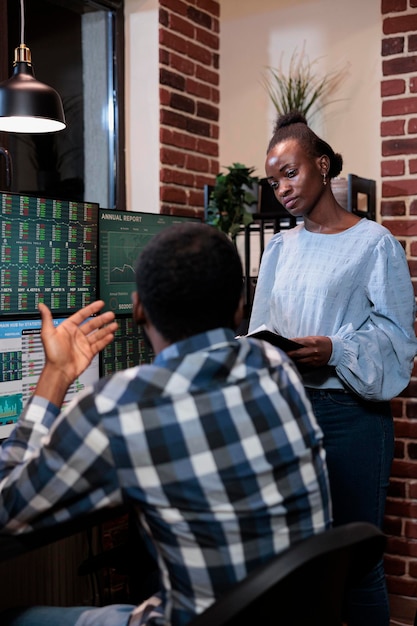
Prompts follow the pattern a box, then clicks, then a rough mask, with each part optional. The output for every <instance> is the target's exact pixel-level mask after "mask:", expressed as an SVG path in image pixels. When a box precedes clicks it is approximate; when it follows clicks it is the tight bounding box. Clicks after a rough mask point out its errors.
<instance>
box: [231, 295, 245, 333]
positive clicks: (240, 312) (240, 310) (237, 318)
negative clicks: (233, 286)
mask: <svg viewBox="0 0 417 626" xmlns="http://www.w3.org/2000/svg"><path fill="white" fill-rule="evenodd" d="M244 304H245V300H244V297H243V296H241V298H240V300H239V304H238V306H237V309H236V311H235V315H234V317H233V322H234V325H235V328H239V326H240V324H241V322H242V320H243V307H244Z"/></svg>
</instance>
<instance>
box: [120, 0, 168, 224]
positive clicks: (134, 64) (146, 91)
mask: <svg viewBox="0 0 417 626" xmlns="http://www.w3.org/2000/svg"><path fill="white" fill-rule="evenodd" d="M158 7H159V2H158V0H125V9H124V11H125V39H126V44H125V45H126V60H125V63H126V70H125V77H126V94H125V96H126V112H125V113H126V208H127V209H128V210H129V211H143V212H148V213H159V210H160V202H159V167H160V160H159V31H158V28H159V22H158Z"/></svg>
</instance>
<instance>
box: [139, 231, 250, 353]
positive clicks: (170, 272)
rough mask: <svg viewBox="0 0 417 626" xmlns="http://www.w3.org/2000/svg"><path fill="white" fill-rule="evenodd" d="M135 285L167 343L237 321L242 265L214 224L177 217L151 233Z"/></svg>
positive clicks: (226, 239)
mask: <svg viewBox="0 0 417 626" xmlns="http://www.w3.org/2000/svg"><path fill="white" fill-rule="evenodd" d="M136 286H137V293H138V296H139V300H140V303H141V305H142V306H143V309H144V312H145V316H146V319H147V320H148V321H150V322H151V324H152V325H153V326H154V327H155V328H156V330H157V331H158V332H159V333H160V334H161V335H162V336H163V337H164V339H165V340H167V341H168V342H170V343H172V342H175V341H179V340H181V339H184V338H186V337H190V336H191V335H196V334H198V333H201V332H204V331H207V330H210V329H212V328H218V327H228V328H232V329H235V328H236V327H237V325H238V323H239V319H238V318H237V317H236V316H237V312H238V309H239V304H240V300H241V296H242V287H243V275H242V264H241V261H240V258H239V255H238V253H237V250H236V247H235V246H234V244H233V243H232V242H231V241H230V239H229V238H228V237H227V236H226V235H224V234H223V233H222V232H220V231H218V230H216V229H215V228H214V227H213V226H209V225H207V224H201V223H199V222H182V223H180V224H175V225H173V226H170V227H168V228H165V229H164V230H162V231H161V232H160V233H158V234H157V235H155V237H153V238H152V239H151V241H150V242H149V243H148V244H147V246H146V247H145V248H144V249H143V251H142V253H141V254H140V255H139V258H138V260H137V262H136ZM137 321H138V322H139V323H143V320H141V319H139V320H137Z"/></svg>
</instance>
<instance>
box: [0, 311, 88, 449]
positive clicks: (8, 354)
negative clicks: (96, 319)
mask: <svg viewBox="0 0 417 626" xmlns="http://www.w3.org/2000/svg"><path fill="white" fill-rule="evenodd" d="M64 319H65V318H64V317H60V318H54V325H55V326H57V325H58V324H60V323H61V322H62V321H63V320H64ZM40 331H41V320H40V318H39V317H38V318H37V319H34V318H16V319H9V320H4V319H0V440H2V439H5V438H6V437H8V436H9V434H10V432H11V430H12V429H13V427H14V425H15V423H16V422H17V420H18V418H19V416H20V414H21V412H22V410H23V408H24V406H25V405H26V403H27V401H28V400H29V398H30V397H31V395H32V393H33V391H34V389H35V387H36V384H37V382H38V379H39V375H40V373H41V371H42V368H43V364H44V361H45V359H44V351H43V347H42V342H41V337H40ZM99 367H100V362H99V357H98V355H97V356H96V357H95V358H94V359H93V361H92V363H91V364H90V366H89V367H88V368H87V369H86V370H85V372H83V374H81V375H80V376H79V377H78V378H77V380H76V381H75V382H74V383H73V384H72V385H71V387H70V388H69V389H68V392H67V394H66V396H65V399H64V405H65V404H67V403H68V402H69V401H70V400H71V398H72V397H73V396H74V395H75V394H76V393H77V392H78V391H80V390H81V389H84V387H86V386H87V385H90V384H92V383H94V382H95V381H96V380H98V378H99V375H100V370H99Z"/></svg>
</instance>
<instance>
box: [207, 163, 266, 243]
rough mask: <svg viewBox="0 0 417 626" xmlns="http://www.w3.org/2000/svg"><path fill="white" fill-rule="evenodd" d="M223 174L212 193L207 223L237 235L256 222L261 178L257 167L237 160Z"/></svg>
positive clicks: (217, 180) (234, 235)
mask: <svg viewBox="0 0 417 626" xmlns="http://www.w3.org/2000/svg"><path fill="white" fill-rule="evenodd" d="M225 169H226V170H227V173H226V174H224V173H219V174H217V176H216V181H215V184H214V186H213V188H212V189H211V192H210V195H209V201H208V205H207V207H206V222H207V223H208V224H211V225H212V226H215V227H216V228H218V229H219V230H222V231H223V232H225V233H227V234H229V235H230V236H231V237H232V238H235V237H236V235H237V234H238V232H239V231H240V229H241V226H242V225H243V226H246V225H248V224H250V223H251V222H252V221H253V213H254V212H255V211H256V207H257V203H258V183H259V178H258V177H257V176H254V175H253V172H254V171H255V168H254V167H246V166H245V165H242V163H233V164H232V165H230V166H228V167H226V168H225Z"/></svg>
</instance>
